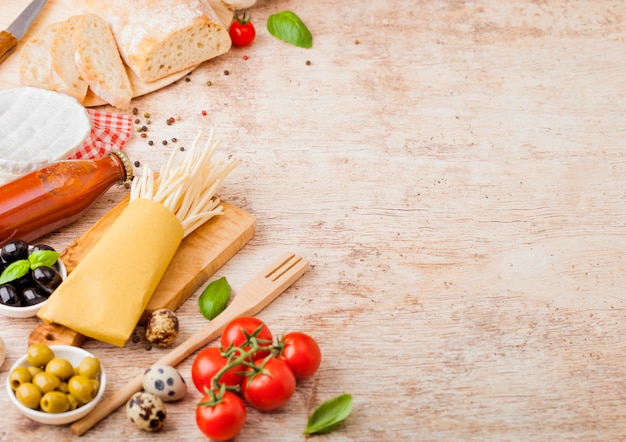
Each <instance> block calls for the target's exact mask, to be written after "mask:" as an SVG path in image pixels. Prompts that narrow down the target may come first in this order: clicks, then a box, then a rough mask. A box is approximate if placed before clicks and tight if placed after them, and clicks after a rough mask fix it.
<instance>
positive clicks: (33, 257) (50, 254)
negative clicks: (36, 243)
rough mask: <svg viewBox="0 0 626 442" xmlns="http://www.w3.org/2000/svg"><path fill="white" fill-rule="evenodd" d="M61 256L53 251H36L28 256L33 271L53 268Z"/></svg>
mask: <svg viewBox="0 0 626 442" xmlns="http://www.w3.org/2000/svg"><path fill="white" fill-rule="evenodd" d="M60 255H61V254H60V253H59V252H55V251H53V250H36V251H34V252H33V253H31V254H30V255H28V262H29V263H30V268H31V270H35V269H36V268H37V267H41V266H46V267H52V266H53V265H54V264H55V263H56V262H57V260H58V259H59V256H60Z"/></svg>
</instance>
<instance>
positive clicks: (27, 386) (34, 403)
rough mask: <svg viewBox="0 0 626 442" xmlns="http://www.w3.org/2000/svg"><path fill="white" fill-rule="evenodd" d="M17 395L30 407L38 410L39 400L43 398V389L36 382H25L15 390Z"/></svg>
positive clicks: (23, 403)
mask: <svg viewBox="0 0 626 442" xmlns="http://www.w3.org/2000/svg"><path fill="white" fill-rule="evenodd" d="M15 396H16V397H17V400H18V401H20V403H21V404H22V405H24V406H26V407H28V408H32V409H33V410H36V409H37V408H39V401H40V400H41V391H39V388H37V386H36V385H35V384H32V383H30V382H25V383H23V384H22V385H20V386H19V387H17V390H15Z"/></svg>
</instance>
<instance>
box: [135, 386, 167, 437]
mask: <svg viewBox="0 0 626 442" xmlns="http://www.w3.org/2000/svg"><path fill="white" fill-rule="evenodd" d="M126 416H128V418H129V419H130V421H131V422H132V423H133V424H135V426H136V427H137V428H140V429H142V430H144V431H158V430H160V429H161V428H163V425H165V417H166V412H165V404H164V403H163V401H162V400H161V399H159V397H158V396H155V395H153V394H152V393H148V392H146V391H140V392H137V393H135V394H133V395H132V396H131V397H130V399H129V400H128V402H126Z"/></svg>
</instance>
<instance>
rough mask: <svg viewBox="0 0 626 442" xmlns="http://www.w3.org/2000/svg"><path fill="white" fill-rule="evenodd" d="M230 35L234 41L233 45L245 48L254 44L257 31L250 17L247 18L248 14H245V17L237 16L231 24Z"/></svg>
mask: <svg viewBox="0 0 626 442" xmlns="http://www.w3.org/2000/svg"><path fill="white" fill-rule="evenodd" d="M228 34H229V35H230V39H231V40H232V41H233V45H235V46H241V47H243V46H249V45H250V43H252V41H253V40H254V37H255V36H256V30H255V29H254V25H253V24H252V22H251V21H250V17H246V13H245V12H244V13H243V16H241V17H239V16H237V17H236V18H235V20H233V22H232V23H231V24H230V29H229V30H228Z"/></svg>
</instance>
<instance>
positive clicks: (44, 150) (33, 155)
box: [0, 87, 91, 185]
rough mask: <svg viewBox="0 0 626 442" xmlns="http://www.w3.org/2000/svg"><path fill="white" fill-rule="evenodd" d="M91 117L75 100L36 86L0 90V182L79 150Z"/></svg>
mask: <svg viewBox="0 0 626 442" xmlns="http://www.w3.org/2000/svg"><path fill="white" fill-rule="evenodd" d="M90 132H91V120H90V118H89V115H88V114H87V111H86V110H85V108H84V107H83V106H82V105H81V104H80V103H79V102H78V101H76V99H74V98H72V97H70V96H69V95H66V94H62V93H59V92H52V91H48V90H45V89H39V88H34V87H20V88H15V89H8V90H4V91H0V185H2V184H6V183H8V182H9V181H12V180H14V179H16V178H19V177H20V176H23V175H26V174H27V173H29V172H33V171H35V170H37V169H41V168H42V167H44V166H45V165H47V164H50V163H52V162H54V161H59V160H64V159H66V158H68V157H70V156H72V155H73V154H74V153H76V152H77V151H78V150H79V149H80V148H81V146H82V144H83V141H84V140H85V138H87V136H88V135H89V133H90Z"/></svg>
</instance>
